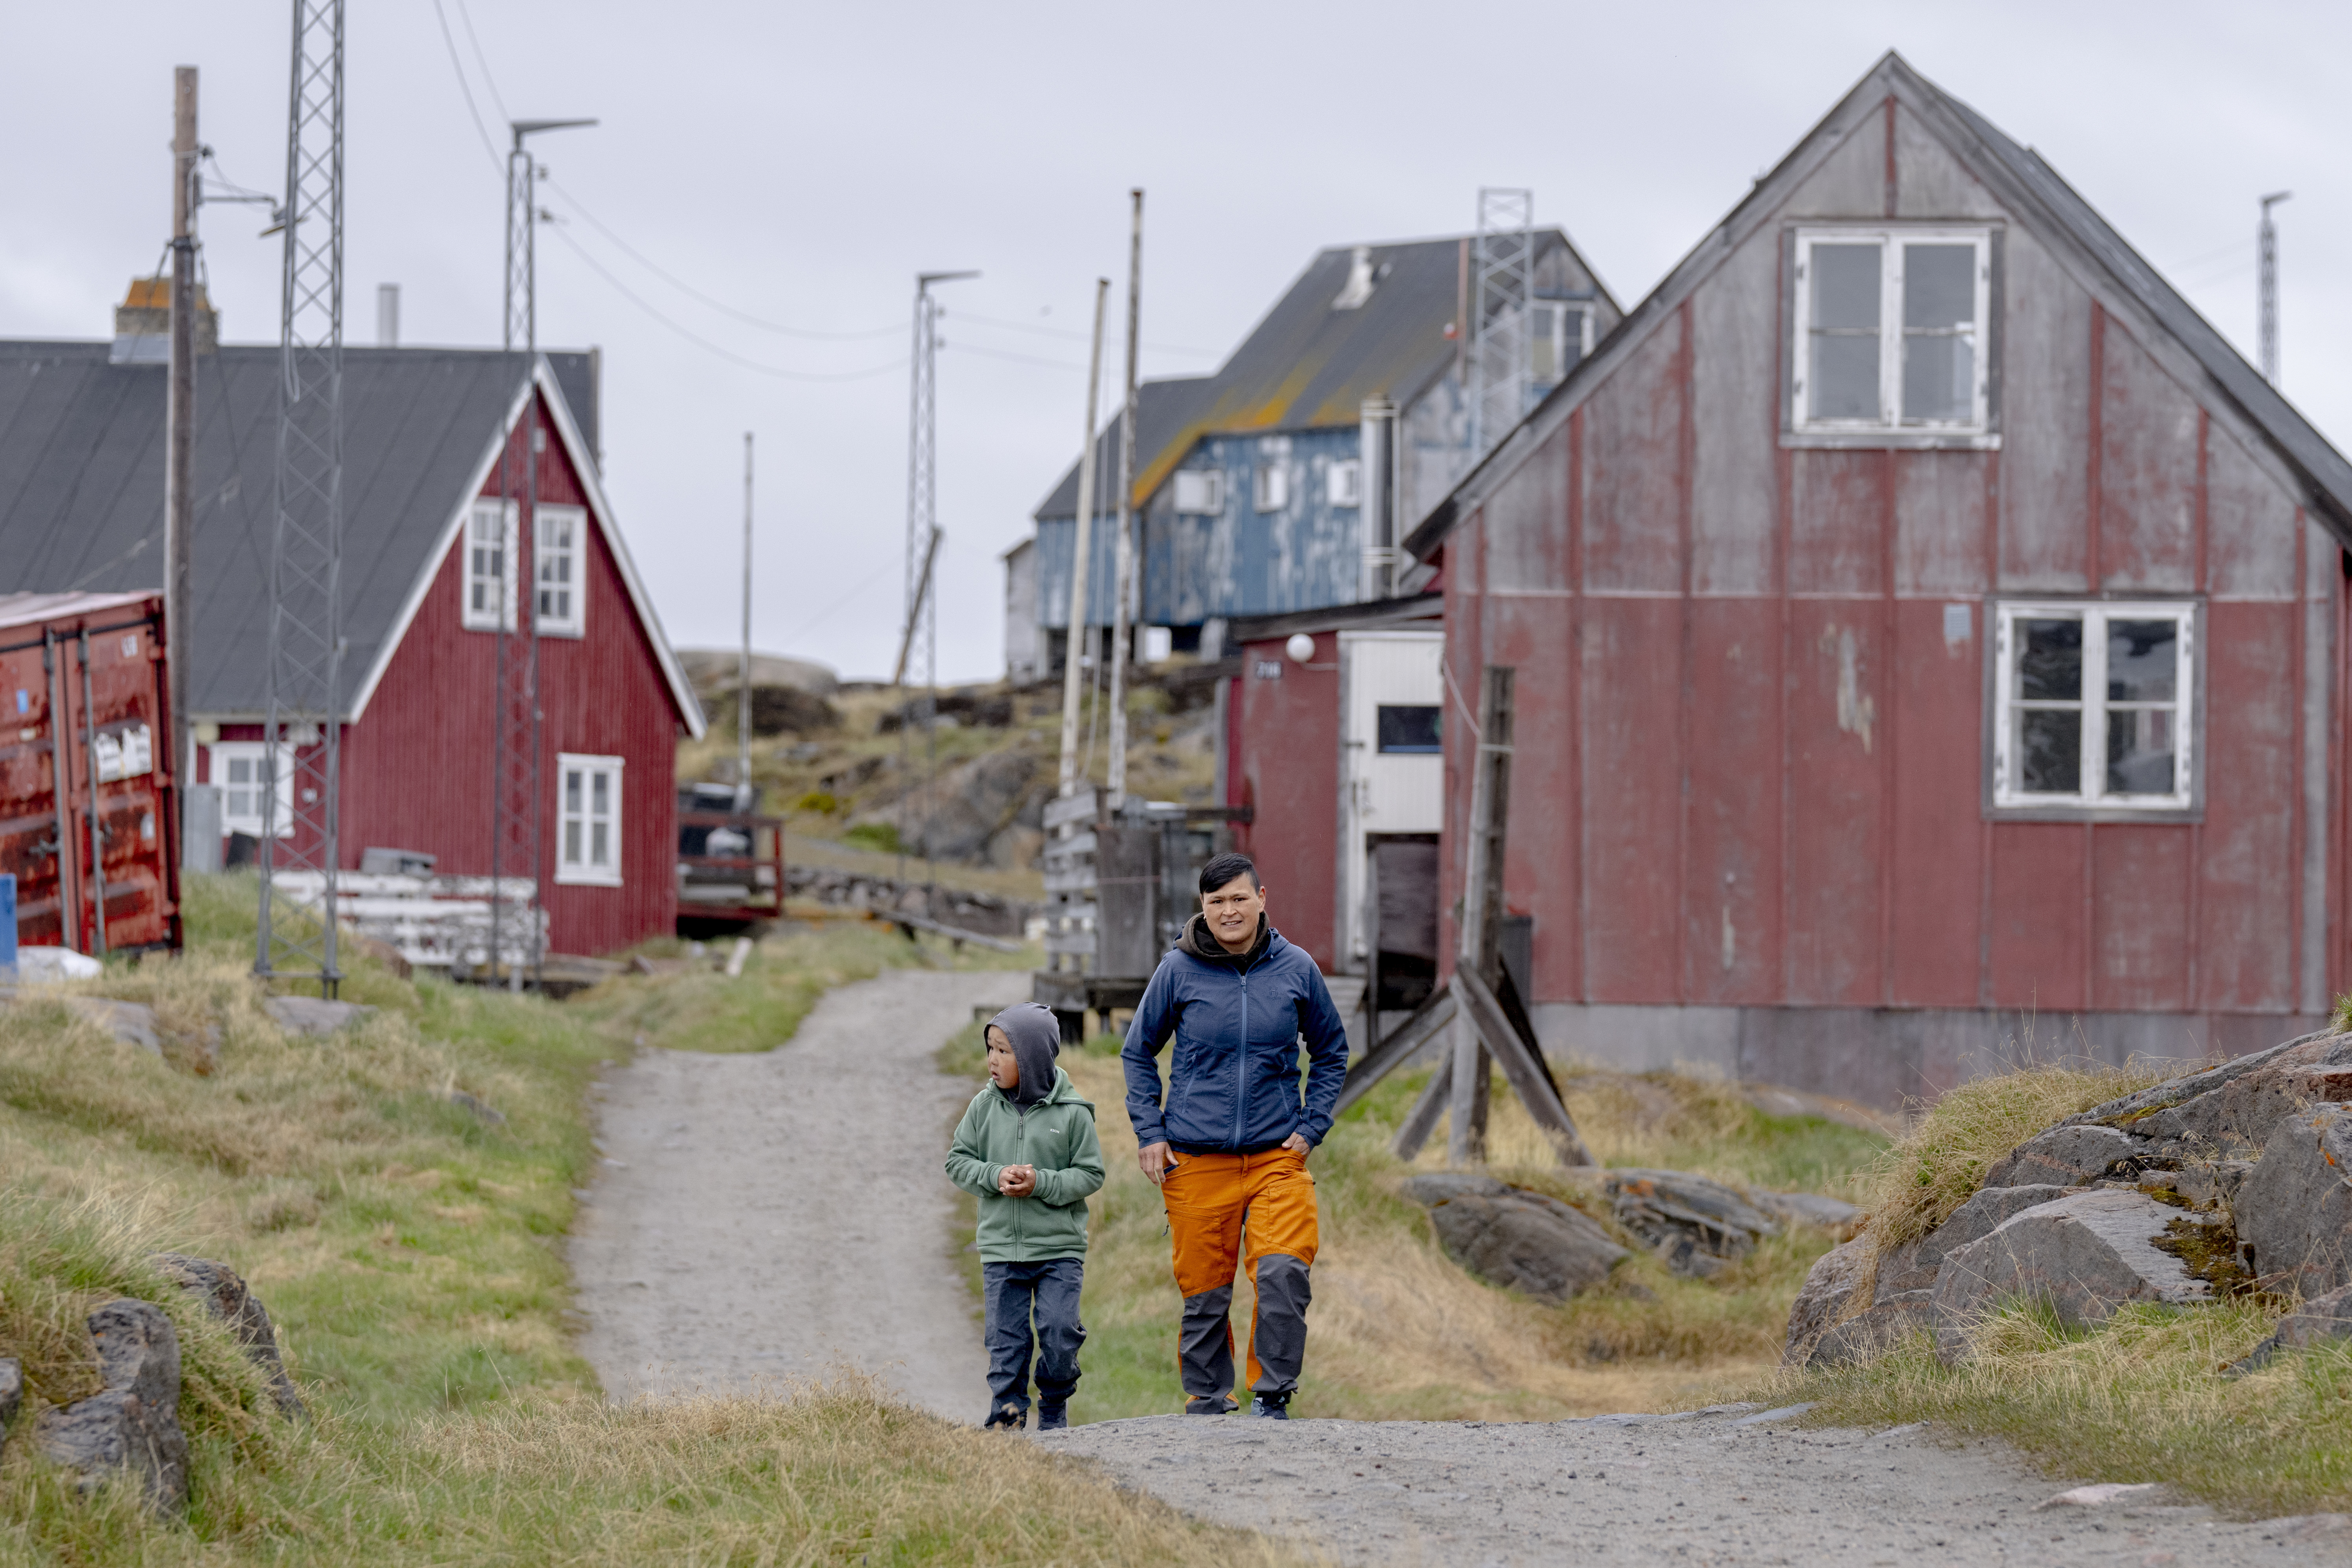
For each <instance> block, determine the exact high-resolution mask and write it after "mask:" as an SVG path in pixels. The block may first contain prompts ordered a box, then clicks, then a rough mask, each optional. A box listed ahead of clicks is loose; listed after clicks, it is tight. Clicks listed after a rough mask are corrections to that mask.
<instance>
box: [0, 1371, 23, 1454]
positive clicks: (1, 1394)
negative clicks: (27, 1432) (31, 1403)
mask: <svg viewBox="0 0 2352 1568" xmlns="http://www.w3.org/2000/svg"><path fill="white" fill-rule="evenodd" d="M24 1402H25V1369H24V1368H23V1367H22V1366H20V1365H18V1364H17V1362H16V1357H14V1356H5V1355H0V1443H5V1442H6V1441H7V1440H8V1423H10V1422H11V1421H14V1420H15V1419H16V1407H17V1406H18V1405H22V1404H23V1403H24Z"/></svg>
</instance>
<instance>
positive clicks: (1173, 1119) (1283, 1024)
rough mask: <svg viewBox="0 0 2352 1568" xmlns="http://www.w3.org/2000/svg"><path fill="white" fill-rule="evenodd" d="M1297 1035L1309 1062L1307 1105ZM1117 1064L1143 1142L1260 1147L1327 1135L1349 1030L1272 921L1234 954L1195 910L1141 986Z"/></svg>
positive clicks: (1242, 1149)
mask: <svg viewBox="0 0 2352 1568" xmlns="http://www.w3.org/2000/svg"><path fill="white" fill-rule="evenodd" d="M1261 918H1262V917H1261ZM1204 950H1205V951H1206V952H1213V953H1214V954H1215V956H1214V957H1205V956H1203V951H1204ZM1171 1035H1173V1036H1174V1037H1175V1039H1176V1054H1175V1058H1174V1060H1173V1061H1172V1062H1171V1064H1170V1067H1169V1073H1168V1103H1167V1106H1166V1107H1165V1109H1164V1110H1163V1109H1162V1107H1161V1105H1160V1064H1159V1059H1158V1058H1159V1056H1160V1047H1162V1046H1164V1045H1166V1044H1167V1043H1168V1039H1169V1037H1170V1036H1171ZM1301 1035H1304V1036H1306V1037H1307V1056H1308V1059H1309V1063H1310V1066H1309V1068H1308V1070H1307V1092H1306V1096H1305V1099H1304V1101H1303V1102H1302V1100H1301V1098H1300V1095H1299V1089H1298V1037H1300V1036H1301ZM1119 1061H1120V1065H1121V1066H1122V1067H1124V1068H1126V1071H1127V1114H1128V1116H1129V1119H1130V1120H1131V1121H1134V1123H1135V1139H1136V1142H1138V1143H1139V1144H1151V1143H1160V1142H1166V1143H1168V1144H1170V1145H1171V1146H1172V1147H1174V1149H1175V1150H1176V1151H1177V1152H1179V1153H1184V1154H1222V1153H1243V1154H1254V1153H1257V1152H1261V1151H1263V1150H1266V1149H1271V1148H1273V1147H1274V1146H1275V1145H1276V1144H1278V1143H1280V1142H1282V1141H1283V1140H1284V1139H1286V1138H1287V1137H1289V1136H1290V1135H1291V1134H1292V1133H1293V1132H1303V1133H1305V1134H1306V1135H1307V1142H1308V1143H1310V1144H1313V1143H1320V1142H1323V1135H1324V1134H1325V1133H1327V1132H1328V1131H1331V1108H1332V1107H1333V1106H1335V1105H1337V1104H1338V1103H1339V1089H1340V1086H1341V1085H1342V1084H1343V1083H1345V1082H1346V1081H1347V1078H1348V1035H1347V1030H1346V1028H1345V1027H1344V1026H1342V1025H1341V1024H1340V1022H1339V1009H1338V1008H1337V1007H1335V1006H1333V1005H1331V993H1330V991H1329V989H1328V987H1326V986H1325V985H1324V984H1323V975H1322V973H1321V972H1320V971H1318V969H1317V968H1316V967H1315V961H1314V960H1313V959H1312V958H1310V957H1308V956H1307V953H1306V952H1305V951H1304V950H1303V949H1300V948H1297V947H1293V946H1292V945H1291V944H1290V943H1288V942H1285V941H1283V940H1282V936H1281V933H1280V932H1278V931H1276V930H1275V929H1274V928H1273V927H1272V926H1270V925H1267V926H1262V928H1261V934H1260V936H1259V939H1258V942H1257V945H1256V946H1255V947H1254V948H1252V949H1251V950H1250V951H1249V952H1247V953H1245V954H1243V955H1242V956H1240V957H1234V956H1232V955H1230V954H1228V953H1226V952H1224V950H1223V949H1222V948H1219V947H1217V946H1216V943H1215V942H1214V940H1213V938H1211V937H1210V936H1209V935H1208V933H1207V931H1206V930H1205V929H1204V928H1203V926H1202V921H1201V918H1200V917H1199V916H1198V915H1195V916H1193V917H1192V922H1191V923H1190V924H1189V925H1187V926H1186V928H1185V931H1184V941H1183V942H1180V943H1179V944H1178V945H1177V946H1175V947H1174V948H1171V950H1170V951H1169V953H1168V956H1167V957H1165V958H1163V959H1161V960H1160V967H1159V969H1158V970H1156V971H1154V972H1153V973H1152V976H1151V984H1150V985H1149V986H1147V987H1145V988H1144V993H1143V1002H1142V1005H1139V1007H1137V1008H1136V1010H1135V1021H1134V1022H1133V1023H1131V1024H1129V1026H1128V1030H1127V1044H1126V1046H1125V1047H1122V1048H1121V1050H1120V1051H1119Z"/></svg>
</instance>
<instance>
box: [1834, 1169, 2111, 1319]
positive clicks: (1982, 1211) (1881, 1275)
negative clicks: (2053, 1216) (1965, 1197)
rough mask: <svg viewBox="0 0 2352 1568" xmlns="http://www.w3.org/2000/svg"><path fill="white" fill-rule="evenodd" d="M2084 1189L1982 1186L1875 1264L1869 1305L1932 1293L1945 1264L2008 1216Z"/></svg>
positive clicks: (2035, 1186)
mask: <svg viewBox="0 0 2352 1568" xmlns="http://www.w3.org/2000/svg"><path fill="white" fill-rule="evenodd" d="M2085 1191H2088V1189H2087V1188H2084V1187H2059V1186H2051V1185H2049V1184H2037V1185H2034V1186H2030V1187H1987V1188H1985V1189H1984V1190H1983V1191H1981V1192H1979V1193H1978V1194H1976V1195H1975V1196H1974V1197H1971V1198H1970V1199H1969V1201H1968V1202H1966V1203H1964V1204H1962V1205H1960V1206H1959V1207H1958V1208H1956V1209H1954V1210H1953V1211H1952V1213H1951V1215H1950V1217H1948V1218H1947V1219H1946V1220H1945V1221H1944V1223H1943V1224H1941V1225H1939V1226H1937V1227H1936V1228H1935V1229H1933V1230H1931V1231H1929V1232H1928V1233H1927V1235H1925V1236H1923V1237H1919V1238H1917V1239H1916V1240H1915V1241H1907V1242H1905V1243H1904V1244H1903V1245H1902V1246H1901V1247H1895V1248H1893V1249H1892V1250H1890V1251H1888V1252H1887V1253H1886V1254H1885V1256H1883V1257H1881V1258H1879V1260H1878V1285H1877V1288H1876V1289H1875V1290H1874V1292H1873V1301H1874V1303H1876V1302H1881V1301H1885V1300H1887V1299H1888V1298H1890V1297H1893V1296H1897V1295H1900V1294H1902V1293H1904V1292H1906V1291H1909V1290H1932V1289H1935V1288H1936V1273H1937V1270H1938V1269H1940V1268H1943V1266H1944V1259H1945V1258H1948V1257H1949V1256H1951V1254H1952V1253H1953V1252H1954V1251H1956V1250H1958V1248H1960V1247H1966V1246H1967V1245H1968V1244H1969V1243H1970V1242H1972V1241H1981V1240H1983V1239H1984V1238H1985V1237H1988V1236H1990V1235H1991V1234H1992V1233H1993V1231H1994V1230H1995V1229H1996V1228H1997V1227H1999V1226H2000V1224H2001V1222H2002V1221H2004V1220H2006V1219H2008V1218H2009V1217H2010V1216H2011V1215H2017V1214H2023V1213H2024V1212H2025V1211H2026V1210H2027V1209H2030V1208H2036V1207H2039V1206H2040V1205H2042V1204H2046V1203H2053V1202H2055V1201H2056V1200H2057V1199H2059V1198H2063V1197H2065V1196H2066V1195H2067V1194H2071V1193H2079V1192H2085Z"/></svg>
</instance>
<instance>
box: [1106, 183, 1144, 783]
mask: <svg viewBox="0 0 2352 1568" xmlns="http://www.w3.org/2000/svg"><path fill="white" fill-rule="evenodd" d="M1129 195H1131V196H1133V197H1134V198H1135V222H1134V226H1133V228H1132V229H1131V230H1130V232H1129V236H1128V243H1127V408H1126V412H1124V413H1123V414H1121V415H1120V416H1119V421H1118V557H1117V560H1118V567H1117V570H1116V571H1115V572H1114V574H1113V576H1112V585H1111V594H1112V595H1113V598H1112V604H1111V618H1110V748H1109V749H1110V773H1109V776H1108V779H1107V780H1106V781H1105V782H1106V783H1108V785H1109V790H1110V809H1111V810H1113V811H1117V810H1118V809H1119V808H1120V807H1121V806H1123V805H1126V804H1127V638H1128V631H1129V627H1128V624H1127V610H1128V602H1129V599H1131V598H1132V597H1133V596H1134V593H1135V584H1134V578H1135V375H1136V364H1135V356H1136V352H1137V349H1138V347H1139V342H1140V339H1141V335H1142V329H1143V192H1142V189H1141V188H1140V187H1138V188H1137V189H1135V190H1133V191H1130V192H1129Z"/></svg>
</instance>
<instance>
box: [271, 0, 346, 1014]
mask: <svg viewBox="0 0 2352 1568" xmlns="http://www.w3.org/2000/svg"><path fill="white" fill-rule="evenodd" d="M293 13H294V49H293V67H292V79H291V83H290V85H289V91H288V104H287V114H286V205H285V206H284V208H283V209H282V211H281V216H282V219H283V222H284V233H285V236H286V248H285V251H284V254H283V258H282V260H281V262H280V268H279V274H278V287H279V294H278V458H277V472H276V479H275V481H274V483H273V485H272V488H271V511H272V518H273V521H272V529H271V539H270V551H269V630H268V650H269V651H268V661H269V662H268V671H267V674H266V676H265V678H264V682H265V691H266V695H265V697H264V700H263V709H264V713H265V718H264V721H263V724H262V730H261V738H262V742H263V751H262V758H263V763H262V770H261V776H262V781H263V783H262V847H261V853H260V856H259V857H258V858H259V860H260V863H261V899H260V907H259V910H258V911H257V927H256V931H255V936H254V950H255V951H254V963H253V968H254V973H256V974H259V975H263V976H269V975H278V974H284V975H293V974H301V975H316V976H317V977H318V981H319V994H320V995H321V996H323V997H327V998H329V999H332V997H333V996H334V994H335V991H336V988H337V986H339V985H340V984H341V982H342V971H341V968H340V967H339V965H338V963H337V961H336V953H335V942H336V937H337V934H338V931H337V926H336V922H335V894H336V880H337V878H338V877H339V876H340V874H341V864H340V848H339V838H338V834H339V826H338V824H339V821H340V804H341V803H340V801H339V799H338V795H340V793H341V756H342V733H341V731H342V719H343V712H342V658H343V627H342V550H343V0H294V4H293ZM281 825H282V826H281ZM281 872H292V873H295V874H296V875H297V876H299V877H300V878H301V879H300V880H299V881H290V880H289V882H288V883H287V884H286V887H285V889H284V896H285V901H286V902H287V903H288V904H289V908H288V909H287V910H284V911H281V910H278V908H277V904H278V900H279V889H278V877H279V875H280V873H281ZM312 878H315V879H317V880H316V883H315V887H316V889H317V890H316V893H315V895H314V894H313V893H312V892H311V888H312V886H313V884H312V882H311V880H310V879H312ZM298 910H299V914H300V918H299V919H287V918H283V916H284V915H290V914H293V913H295V912H296V911H298Z"/></svg>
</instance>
